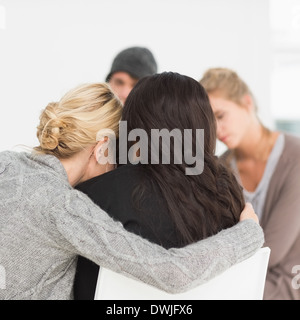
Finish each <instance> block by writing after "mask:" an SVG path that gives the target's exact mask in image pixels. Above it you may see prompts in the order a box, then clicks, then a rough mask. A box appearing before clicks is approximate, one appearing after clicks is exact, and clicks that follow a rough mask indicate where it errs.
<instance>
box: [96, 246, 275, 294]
mask: <svg viewBox="0 0 300 320" xmlns="http://www.w3.org/2000/svg"><path fill="white" fill-rule="evenodd" d="M269 257H270V248H268V247H264V248H260V249H259V250H258V251H257V252H256V253H255V254H254V255H253V256H251V257H250V258H247V259H246V260H244V261H242V262H240V263H237V264H235V265H233V266H232V267H230V268H229V269H227V270H225V271H224V272H223V273H221V274H220V275H218V276H216V277H214V278H213V279H211V280H209V281H208V282H206V283H204V284H202V285H200V286H198V287H195V288H193V289H191V290H189V291H186V292H183V293H179V294H169V293H166V292H165V291H162V290H159V289H157V288H154V287H152V286H150V285H148V284H145V283H143V282H141V281H138V280H135V279H132V278H129V277H126V276H123V275H121V274H119V273H116V272H113V271H111V270H108V269H106V268H102V267H101V268H100V271H99V275H98V281H97V287H96V292H95V300H174V299H175V300H262V299H263V292H264V286H265V280H266V273H267V267H268V262H269Z"/></svg>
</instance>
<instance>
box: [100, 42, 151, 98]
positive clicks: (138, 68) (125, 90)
mask: <svg viewBox="0 0 300 320" xmlns="http://www.w3.org/2000/svg"><path fill="white" fill-rule="evenodd" d="M155 73H157V63H156V61H155V58H154V56H153V54H152V52H151V51H150V50H149V49H147V48H144V47H130V48H127V49H125V50H123V51H121V52H119V53H118V54H117V55H116V57H115V58H114V60H113V63H112V66H111V69H110V72H109V74H108V75H107V77H106V82H108V83H109V84H110V86H111V88H112V89H113V91H114V92H115V93H116V95H117V96H118V97H119V99H120V100H121V101H122V103H123V104H124V103H125V100H126V98H127V96H128V95H129V93H130V91H131V90H132V89H133V87H134V86H135V84H136V83H137V82H138V80H139V79H141V78H143V77H145V76H149V75H153V74H155Z"/></svg>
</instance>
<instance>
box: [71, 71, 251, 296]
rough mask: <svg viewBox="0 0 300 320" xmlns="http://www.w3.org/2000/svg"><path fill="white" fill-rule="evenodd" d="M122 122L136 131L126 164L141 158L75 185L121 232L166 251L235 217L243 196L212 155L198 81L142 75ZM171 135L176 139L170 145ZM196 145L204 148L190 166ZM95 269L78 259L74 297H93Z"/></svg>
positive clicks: (210, 123)
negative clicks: (118, 223) (159, 138)
mask: <svg viewBox="0 0 300 320" xmlns="http://www.w3.org/2000/svg"><path fill="white" fill-rule="evenodd" d="M122 121H126V124H127V131H128V133H130V132H131V133H132V132H133V130H136V133H140V136H139V137H137V139H136V140H135V141H131V142H130V141H129V142H128V149H127V151H128V155H129V159H128V161H130V162H133V160H134V158H135V159H136V160H137V161H138V162H139V163H138V164H131V163H128V164H124V165H120V166H119V167H118V168H117V169H116V170H113V171H110V172H108V173H106V174H103V175H101V176H98V177H95V178H93V179H90V180H88V181H85V182H84V183H82V184H80V185H79V186H77V188H78V189H79V190H81V191H83V192H84V193H86V194H87V195H88V196H89V197H91V198H92V200H93V201H94V202H95V203H96V204H98V205H99V206H100V207H101V208H103V209H104V210H105V211H107V212H108V213H109V214H110V215H111V216H112V217H113V218H114V219H116V220H119V221H121V222H122V223H123V225H124V227H125V228H126V229H127V230H129V231H131V232H133V233H136V234H138V235H140V236H142V237H144V238H146V239H148V240H150V241H151V242H154V243H157V244H159V245H161V246H163V247H165V248H171V247H177V248H178V247H182V246H185V245H187V244H191V243H194V242H196V241H198V240H200V239H205V238H207V237H210V236H212V235H215V234H217V233H218V232H220V231H221V230H223V229H226V228H229V227H232V226H234V225H235V224H236V223H237V222H238V221H239V218H240V213H241V211H242V210H243V208H244V206H245V203H244V198H243V193H242V190H241V187H240V186H239V184H238V183H237V181H236V179H235V177H234V175H233V174H232V173H231V172H230V171H229V170H228V169H226V168H225V167H224V166H222V165H221V163H220V162H219V160H218V159H217V158H216V157H215V155H214V154H215V146H216V122H215V117H214V114H213V111H212V109H211V106H210V103H209V99H208V96H207V94H206V92H205V90H204V88H203V87H202V86H201V85H200V84H199V83H198V82H197V81H196V80H194V79H192V78H190V77H187V76H184V75H180V74H178V73H172V72H165V73H162V74H156V75H153V76H148V77H145V78H143V79H142V80H140V81H139V82H138V83H137V85H136V86H135V87H134V89H133V90H132V91H131V93H130V94H129V96H128V98H127V100H126V103H125V105H124V108H123V113H122ZM163 129H164V130H163ZM187 129H188V130H187ZM199 129H202V131H200V132H199ZM161 130H163V131H161ZM158 132H160V133H162V134H163V133H165V134H166V133H171V134H173V137H175V138H172V139H171V143H170V145H168V143H167V142H166V140H164V141H162V142H161V143H159V142H158V143H157V141H156V142H155V141H154V139H155V138H154V136H155V134H156V138H157V133H158ZM201 132H202V133H203V132H204V139H203V141H202V140H201V138H199V137H201ZM188 133H191V135H190V136H189V135H188ZM120 134H121V133H120ZM145 136H146V138H145ZM166 137H167V135H166ZM166 137H165V138H166ZM188 138H190V139H188ZM121 140H122V139H121V137H120V141H121ZM173 140H174V141H173ZM175 140H176V142H180V141H181V142H182V144H181V145H178V144H177V145H176V144H175ZM169 141H170V140H169ZM172 141H173V142H174V143H172ZM151 142H152V143H151ZM121 143H122V142H121ZM155 146H156V147H155ZM167 147H169V148H167ZM200 147H203V152H202V153H201V152H198V156H199V157H198V158H197V157H194V159H195V163H192V162H191V159H193V155H194V154H196V156H197V150H198V151H199V148H200ZM122 148H123V145H120V150H121V149H122ZM133 150H135V151H134V152H132V151H133ZM155 151H156V152H155ZM191 151H193V152H191ZM130 155H133V157H130ZM120 156H122V155H121V154H120ZM168 159H169V160H168ZM180 160H181V161H180ZM196 160H197V161H196ZM201 161H202V162H203V163H202V164H204V166H201ZM153 162H155V163H153ZM166 163H168V164H166ZM202 169H203V171H202ZM197 170H198V171H197ZM187 173H188V174H187ZM98 271H99V267H98V266H97V265H96V264H94V263H92V262H90V261H88V260H87V259H85V258H79V260H78V264H77V272H76V278H75V299H93V298H94V292H95V288H96V282H97V276H98Z"/></svg>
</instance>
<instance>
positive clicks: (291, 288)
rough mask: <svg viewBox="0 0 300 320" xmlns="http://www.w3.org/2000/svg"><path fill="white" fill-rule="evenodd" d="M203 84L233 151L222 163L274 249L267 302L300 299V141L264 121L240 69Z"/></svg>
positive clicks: (207, 76) (216, 72)
mask: <svg viewBox="0 0 300 320" xmlns="http://www.w3.org/2000/svg"><path fill="white" fill-rule="evenodd" d="M200 83H201V84H202V85H203V86H204V87H205V89H206V91H207V93H208V95H209V99H210V102H211V105H212V108H213V111H214V113H215V116H216V119H217V136H218V138H219V140H220V141H222V142H223V143H225V145H226V146H227V147H228V150H227V151H226V152H225V153H224V155H222V159H223V160H224V161H225V163H226V164H227V165H228V166H229V167H231V168H232V169H233V170H234V171H235V174H236V176H237V178H238V180H239V181H240V183H241V185H242V186H243V188H244V197H245V200H246V201H249V202H251V203H252V205H253V207H254V209H255V212H256V213H257V214H258V217H259V219H260V223H261V226H262V228H263V229H264V232H265V245H266V246H268V247H270V249H271V255H270V262H269V268H268V273H267V281H266V285H265V293H264V299H268V300H269V299H280V300H282V299H284V300H291V299H294V300H300V290H299V289H298V286H297V285H293V283H295V282H296V280H295V279H296V278H295V276H296V275H295V272H294V270H295V266H297V265H299V262H300V197H299V195H300V192H299V190H300V139H299V138H297V137H295V136H292V135H289V134H286V133H283V132H278V131H273V130H270V129H268V128H266V127H265V126H264V125H263V124H262V123H261V121H260V120H259V118H258V117H257V114H256V110H257V106H256V103H255V99H254V96H253V94H252V93H251V91H250V89H249V87H248V86H247V84H246V83H245V82H244V81H243V80H242V79H241V78H240V77H239V75H238V74H237V73H236V72H235V71H233V70H230V69H227V68H212V69H209V70H207V71H206V72H205V73H204V75H203V78H202V79H201V80H200Z"/></svg>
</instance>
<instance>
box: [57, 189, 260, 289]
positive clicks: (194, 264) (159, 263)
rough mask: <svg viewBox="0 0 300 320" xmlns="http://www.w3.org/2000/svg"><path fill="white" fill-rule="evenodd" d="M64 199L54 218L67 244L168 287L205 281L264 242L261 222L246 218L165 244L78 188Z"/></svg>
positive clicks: (101, 262) (105, 263) (105, 264)
mask: <svg viewBox="0 0 300 320" xmlns="http://www.w3.org/2000/svg"><path fill="white" fill-rule="evenodd" d="M60 201H62V202H61V203H59V202H58V203H57V206H56V208H54V210H52V221H53V222H54V223H55V224H56V228H57V229H58V230H59V232H60V234H61V239H63V240H64V243H63V245H64V246H66V247H67V248H68V249H69V250H72V251H73V252H74V253H76V254H78V255H82V256H84V257H86V258H88V259H89V260H92V261H94V262H95V263H97V264H99V265H101V266H103V267H106V268H108V269H111V270H114V271H116V272H120V273H122V274H124V275H127V276H129V277H133V278H137V279H139V280H141V281H143V282H145V283H148V284H150V285H153V286H155V287H157V288H159V289H162V290H164V291H167V292H169V293H178V292H183V291H186V290H188V289H191V288H193V287H195V286H197V285H199V284H201V283H204V282H205V281H207V280H209V279H211V278H213V277H214V276H216V275H218V274H220V273H221V272H223V271H224V270H226V269H227V268H229V267H230V266H232V265H233V264H235V263H237V262H240V261H242V260H244V259H246V258H248V257H249V256H251V255H252V254H254V253H255V252H256V250H257V249H258V248H260V247H261V246H262V245H263V242H264V235H263V231H262V229H261V227H260V226H259V225H258V224H257V223H256V222H255V221H254V220H252V219H247V220H245V221H241V222H239V223H238V224H237V225H236V226H234V227H232V228H229V229H226V230H223V231H221V232H219V233H218V234H217V235H215V236H212V237H209V238H207V239H205V240H202V241H199V242H197V243H194V244H191V245H189V246H187V247H185V248H181V249H169V250H166V249H164V248H163V247H161V246H158V245H156V244H153V243H150V242H149V241H147V240H145V239H143V238H141V237H139V236H137V235H135V234H133V233H130V232H128V231H126V230H125V229H124V228H123V226H122V224H121V223H120V222H116V221H114V220H113V219H112V218H111V217H109V216H108V214H107V213H106V212H104V211H103V210H101V209H100V208H99V207H98V206H97V205H96V204H94V203H93V202H92V201H91V200H90V199H89V198H88V197H87V196H86V195H84V194H82V193H81V192H79V191H76V190H72V191H70V192H69V193H68V194H67V196H63V197H62V198H61V199H60ZM62 208H63V209H62ZM247 210H249V208H248V209H247Z"/></svg>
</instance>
